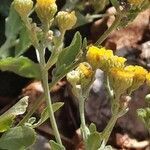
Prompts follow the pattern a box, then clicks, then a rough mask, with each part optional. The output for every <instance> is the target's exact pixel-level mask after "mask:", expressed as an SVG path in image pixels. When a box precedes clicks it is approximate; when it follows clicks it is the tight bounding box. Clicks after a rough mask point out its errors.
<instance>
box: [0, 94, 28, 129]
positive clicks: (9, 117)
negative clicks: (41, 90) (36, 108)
mask: <svg viewBox="0 0 150 150" xmlns="http://www.w3.org/2000/svg"><path fill="white" fill-rule="evenodd" d="M27 106H28V97H27V96H26V97H24V98H22V99H21V100H20V101H18V102H17V103H16V104H15V105H14V106H13V107H11V108H10V109H9V110H8V111H6V112H5V113H4V114H2V115H1V116H0V132H4V131H6V130H8V129H9V128H10V127H11V125H12V123H13V120H14V118H15V117H16V116H17V115H21V114H24V113H25V111H26V108H27Z"/></svg>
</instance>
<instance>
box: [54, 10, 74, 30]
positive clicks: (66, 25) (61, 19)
mask: <svg viewBox="0 0 150 150" xmlns="http://www.w3.org/2000/svg"><path fill="white" fill-rule="evenodd" d="M56 21H57V24H58V27H59V29H60V30H61V31H66V30H70V29H71V28H72V27H73V26H74V25H75V24H76V21H77V17H76V15H75V12H74V11H72V12H66V11H60V12H58V14H57V16H56Z"/></svg>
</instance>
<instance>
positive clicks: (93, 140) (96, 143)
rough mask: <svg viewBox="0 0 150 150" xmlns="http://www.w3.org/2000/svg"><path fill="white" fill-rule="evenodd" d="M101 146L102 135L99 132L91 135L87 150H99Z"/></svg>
mask: <svg viewBox="0 0 150 150" xmlns="http://www.w3.org/2000/svg"><path fill="white" fill-rule="evenodd" d="M100 146H101V134H100V133H98V132H94V133H91V134H90V135H89V136H88V139H87V150H98V148H100Z"/></svg>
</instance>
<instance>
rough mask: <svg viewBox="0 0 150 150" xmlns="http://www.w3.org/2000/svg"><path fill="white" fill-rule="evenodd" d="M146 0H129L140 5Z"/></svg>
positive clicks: (132, 3)
mask: <svg viewBox="0 0 150 150" xmlns="http://www.w3.org/2000/svg"><path fill="white" fill-rule="evenodd" d="M143 1H144V0H128V2H129V3H130V4H131V5H134V6H138V5H141V4H142V3H143Z"/></svg>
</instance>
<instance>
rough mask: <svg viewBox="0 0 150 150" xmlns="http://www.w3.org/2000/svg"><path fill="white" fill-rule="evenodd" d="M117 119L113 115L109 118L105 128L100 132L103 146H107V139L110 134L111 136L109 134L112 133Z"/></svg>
mask: <svg viewBox="0 0 150 150" xmlns="http://www.w3.org/2000/svg"><path fill="white" fill-rule="evenodd" d="M117 119H118V116H117V115H113V116H112V117H111V119H110V120H109V122H108V124H107V126H106V128H105V129H104V131H103V132H102V137H103V140H104V142H105V145H106V144H107V141H108V139H109V137H110V134H111V132H112V130H113V128H114V126H115V123H116V121H117Z"/></svg>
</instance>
